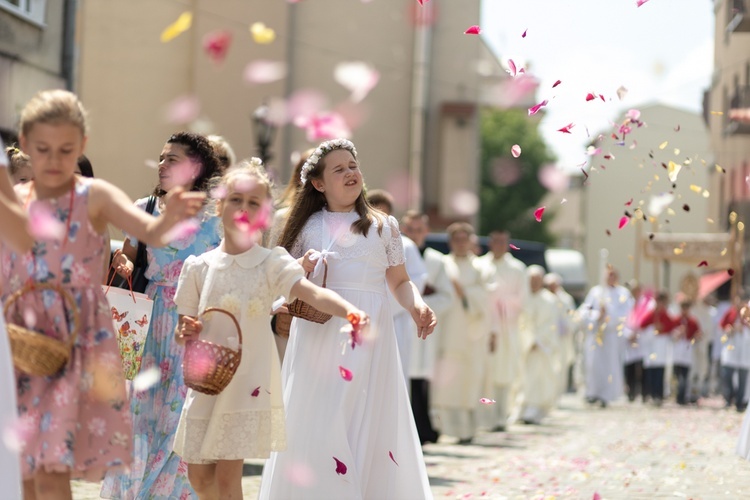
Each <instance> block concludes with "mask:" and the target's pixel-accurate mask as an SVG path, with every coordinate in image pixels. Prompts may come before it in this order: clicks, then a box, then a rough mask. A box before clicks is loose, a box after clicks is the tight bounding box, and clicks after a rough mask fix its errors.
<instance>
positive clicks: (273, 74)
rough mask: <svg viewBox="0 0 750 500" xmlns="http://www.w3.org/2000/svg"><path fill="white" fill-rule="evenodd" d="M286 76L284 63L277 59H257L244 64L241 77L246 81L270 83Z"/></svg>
mask: <svg viewBox="0 0 750 500" xmlns="http://www.w3.org/2000/svg"><path fill="white" fill-rule="evenodd" d="M285 76H286V64H284V63H283V62H279V61H265V60H258V61H253V62H251V63H249V64H248V65H247V66H245V72H244V73H243V78H244V79H245V81H246V82H247V83H271V82H275V81H278V80H281V79H282V78H284V77H285Z"/></svg>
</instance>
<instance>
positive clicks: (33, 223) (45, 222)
mask: <svg viewBox="0 0 750 500" xmlns="http://www.w3.org/2000/svg"><path fill="white" fill-rule="evenodd" d="M29 232H30V233H31V235H32V236H33V237H34V238H35V239H39V240H47V241H61V240H62V239H63V238H64V237H65V224H63V223H62V222H60V221H59V220H58V219H57V218H56V217H55V215H54V213H53V212H52V211H51V210H50V209H49V208H47V207H46V206H45V205H43V204H41V203H36V202H34V203H32V204H31V205H30V206H29Z"/></svg>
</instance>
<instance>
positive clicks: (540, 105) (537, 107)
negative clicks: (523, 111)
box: [529, 99, 547, 116]
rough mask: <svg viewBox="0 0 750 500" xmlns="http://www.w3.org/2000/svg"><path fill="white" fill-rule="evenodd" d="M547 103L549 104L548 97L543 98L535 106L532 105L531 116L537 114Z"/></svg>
mask: <svg viewBox="0 0 750 500" xmlns="http://www.w3.org/2000/svg"><path fill="white" fill-rule="evenodd" d="M546 105H547V99H545V100H543V101H542V102H540V103H539V104H535V105H534V106H532V107H530V108H529V116H531V115H535V114H537V112H538V111H539V110H540V109H542V108H543V107H544V106H546Z"/></svg>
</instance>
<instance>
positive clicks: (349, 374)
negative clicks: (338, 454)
mask: <svg viewBox="0 0 750 500" xmlns="http://www.w3.org/2000/svg"><path fill="white" fill-rule="evenodd" d="M339 374H341V378H343V379H344V380H346V381H347V382H351V380H352V378H354V375H352V372H351V371H349V370H347V369H346V368H344V367H343V366H339ZM344 472H346V471H344Z"/></svg>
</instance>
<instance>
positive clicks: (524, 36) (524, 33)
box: [521, 30, 529, 38]
mask: <svg viewBox="0 0 750 500" xmlns="http://www.w3.org/2000/svg"><path fill="white" fill-rule="evenodd" d="M527 31H529V30H523V33H522V34H521V38H526V32H527Z"/></svg>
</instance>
